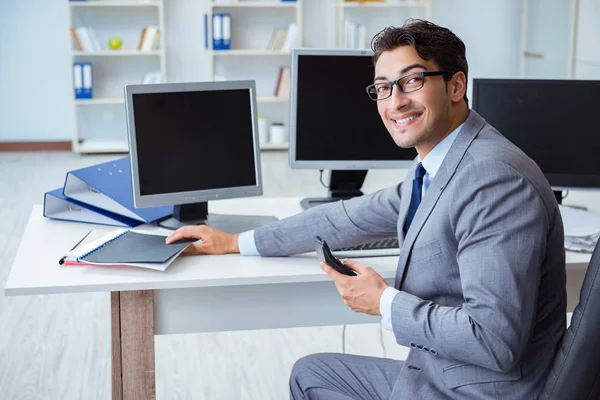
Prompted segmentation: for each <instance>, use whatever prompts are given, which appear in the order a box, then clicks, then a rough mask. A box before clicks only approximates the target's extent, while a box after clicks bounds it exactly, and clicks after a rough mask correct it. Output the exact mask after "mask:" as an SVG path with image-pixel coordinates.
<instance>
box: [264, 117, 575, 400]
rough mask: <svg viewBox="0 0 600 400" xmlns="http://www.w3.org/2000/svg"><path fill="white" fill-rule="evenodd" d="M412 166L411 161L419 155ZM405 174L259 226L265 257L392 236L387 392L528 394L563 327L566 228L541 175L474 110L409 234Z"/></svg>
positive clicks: (400, 395) (534, 392)
mask: <svg viewBox="0 0 600 400" xmlns="http://www.w3.org/2000/svg"><path fill="white" fill-rule="evenodd" d="M415 165H416V164H415ZM415 165H413V167H412V168H411V170H410V171H409V172H408V175H407V177H408V178H407V183H406V184H399V185H397V186H394V187H391V188H389V189H384V190H381V191H378V192H376V193H373V194H370V195H365V196H361V197H360V198H355V199H352V200H349V201H343V202H338V203H333V204H329V205H325V206H320V207H317V208H314V209H311V210H308V211H306V212H304V213H301V214H299V215H297V216H294V217H290V218H287V219H284V220H282V221H279V222H277V223H275V224H273V225H271V226H268V227H263V228H259V229H257V230H256V231H255V233H254V237H255V241H256V245H257V248H258V251H259V253H260V254H261V255H263V256H282V255H289V254H295V253H301V252H307V251H311V250H313V242H312V238H313V237H314V236H315V235H320V236H323V237H324V238H326V239H327V241H328V242H330V244H331V246H332V247H333V248H337V247H343V246H348V245H354V244H358V243H360V242H364V241H365V240H370V239H376V238H379V237H389V236H390V235H396V234H397V235H398V237H399V239H400V246H401V252H400V257H399V260H398V270H397V275H396V285H395V287H396V288H398V289H399V290H401V292H400V293H399V294H397V295H396V297H395V298H394V301H393V305H392V325H393V329H394V335H395V337H396V341H397V342H398V343H399V344H401V345H404V346H410V347H413V349H412V350H411V352H410V354H409V356H408V358H407V361H406V363H405V365H404V368H403V370H402V372H401V373H400V375H399V376H398V380H397V382H396V385H395V387H394V391H393V394H392V399H404V398H406V399H438V398H439V399H511V400H514V399H527V400H530V399H535V398H537V396H538V394H539V393H540V391H541V389H542V385H543V382H544V381H545V379H546V375H547V373H548V371H549V368H550V365H551V362H552V360H553V358H554V353H555V349H556V348H557V344H558V343H559V340H560V338H561V336H562V334H563V332H564V330H565V315H566V291H565V280H566V279H565V254H564V243H563V225H562V220H561V217H560V213H559V209H558V205H557V203H556V200H555V197H554V195H553V193H552V189H551V188H550V186H549V184H548V181H547V180H546V179H545V177H544V176H543V174H542V173H541V171H540V169H539V168H538V166H537V165H536V164H535V163H534V162H533V161H532V160H531V159H529V158H528V157H527V156H526V155H525V154H524V153H523V152H521V151H520V150H519V149H518V148H517V147H516V146H514V145H513V144H511V143H510V142H509V141H508V140H507V139H506V138H504V137H503V136H502V135H500V134H499V133H498V132H497V131H496V130H495V129H494V128H493V127H492V126H490V125H489V124H487V123H486V122H485V120H484V119H483V118H481V117H480V116H479V115H478V114H477V113H475V112H474V111H471V113H470V115H469V117H468V118H467V120H466V122H465V125H464V126H463V128H462V129H461V131H460V132H459V134H458V136H457V138H456V140H455V141H454V143H453V145H452V147H451V148H450V150H449V152H448V154H447V155H446V158H445V159H444V161H443V163H442V166H441V167H440V169H439V171H438V173H437V174H436V176H435V178H434V179H433V181H432V182H431V185H430V187H429V189H428V190H427V192H426V194H425V196H424V197H423V200H422V202H421V205H420V206H419V209H418V210H417V213H416V215H415V217H414V220H413V222H412V225H411V227H410V229H409V231H408V232H407V234H406V236H404V233H403V231H402V226H403V225H404V220H405V219H406V215H407V212H408V206H409V204H410V196H411V188H412V177H413V176H414V168H415Z"/></svg>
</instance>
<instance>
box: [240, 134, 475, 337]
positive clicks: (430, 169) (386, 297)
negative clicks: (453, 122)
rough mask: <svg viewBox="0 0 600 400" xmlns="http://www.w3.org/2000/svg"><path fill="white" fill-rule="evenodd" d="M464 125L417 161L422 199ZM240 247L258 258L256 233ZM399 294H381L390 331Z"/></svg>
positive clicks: (248, 235) (382, 310)
mask: <svg viewBox="0 0 600 400" xmlns="http://www.w3.org/2000/svg"><path fill="white" fill-rule="evenodd" d="M463 125H464V124H461V125H459V126H458V128H456V129H455V130H453V131H452V132H451V133H450V134H449V135H448V136H446V137H445V138H444V140H442V141H441V142H439V143H438V144H437V145H436V146H435V147H434V148H433V149H431V151H430V152H429V154H427V156H425V158H424V159H422V160H421V157H419V156H417V160H418V161H419V162H420V163H421V164H423V167H424V168H425V171H427V173H426V174H425V176H424V177H423V188H422V189H421V190H422V194H421V199H423V198H424V196H425V192H427V189H429V185H431V181H432V180H433V178H435V175H436V173H437V172H438V170H439V169H440V166H441V165H442V162H443V161H444V158H445V157H446V154H448V150H450V147H452V143H454V140H455V139H456V137H457V136H458V132H459V131H460V129H461V128H462V126H463ZM238 246H239V248H240V254H242V255H244V256H258V255H260V254H259V253H258V249H257V248H256V242H255V240H254V231H247V232H243V233H241V234H240V236H239V237H238ZM398 293H399V290H398V289H396V288H394V287H392V286H388V287H387V288H386V289H385V290H384V291H383V293H382V294H381V299H380V300H379V312H380V313H381V317H382V318H381V324H382V325H383V327H384V328H385V329H387V330H389V331H392V303H393V301H394V297H396V294H398Z"/></svg>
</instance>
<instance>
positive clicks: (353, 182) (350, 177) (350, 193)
mask: <svg viewBox="0 0 600 400" xmlns="http://www.w3.org/2000/svg"><path fill="white" fill-rule="evenodd" d="M367 172H369V171H368V170H366V169H362V170H332V171H331V174H330V176H329V191H328V195H329V196H328V197H308V198H306V199H302V201H300V206H302V209H303V210H307V209H309V208H312V207H316V206H318V205H321V204H327V203H332V202H334V201H339V200H347V199H351V198H353V197H357V196H362V195H363V192H362V191H361V190H360V188H361V187H362V185H363V182H364V181H365V177H366V176H367Z"/></svg>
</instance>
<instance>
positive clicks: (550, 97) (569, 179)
mask: <svg viewBox="0 0 600 400" xmlns="http://www.w3.org/2000/svg"><path fill="white" fill-rule="evenodd" d="M598 99H600V81H580V80H542V79H474V80H473V106H472V107H473V109H474V110H475V111H477V112H478V113H479V114H480V115H481V116H482V117H483V118H485V119H486V120H487V122H489V123H490V124H491V125H492V126H494V127H495V128H496V129H498V130H499V131H500V133H501V134H502V135H504V136H505V137H506V138H507V139H508V140H510V141H511V142H513V143H514V144H515V145H517V146H518V147H519V148H520V149H521V150H523V152H525V153H526V154H527V155H528V156H529V157H530V158H532V159H533V160H534V161H535V162H536V163H537V164H538V165H539V166H540V168H541V170H542V172H543V173H544V175H545V176H546V178H547V179H548V181H549V182H550V185H552V187H553V189H554V190H555V194H556V196H557V200H559V202H560V200H561V199H562V196H561V194H562V190H567V189H591V188H594V189H598V188H600V125H599V124H598V120H597V118H598Z"/></svg>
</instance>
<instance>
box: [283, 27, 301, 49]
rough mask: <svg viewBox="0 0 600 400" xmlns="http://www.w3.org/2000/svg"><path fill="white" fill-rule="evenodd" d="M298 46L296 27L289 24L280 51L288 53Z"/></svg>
mask: <svg viewBox="0 0 600 400" xmlns="http://www.w3.org/2000/svg"><path fill="white" fill-rule="evenodd" d="M297 44H298V26H297V25H296V24H294V23H291V24H290V25H289V26H288V28H287V34H286V35H285V38H284V41H283V44H282V45H281V50H284V51H290V50H291V49H293V48H295V47H296V46H297Z"/></svg>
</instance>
